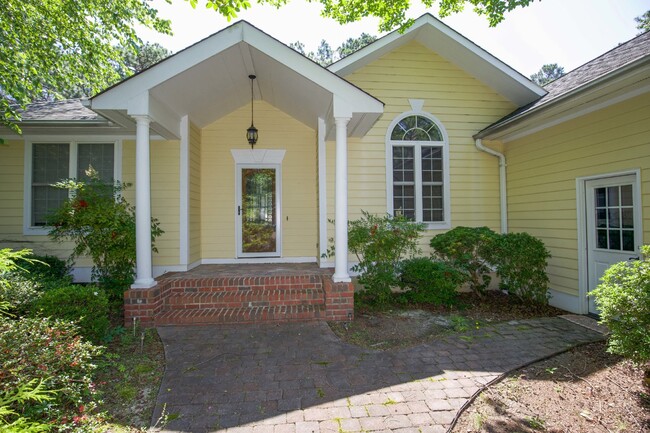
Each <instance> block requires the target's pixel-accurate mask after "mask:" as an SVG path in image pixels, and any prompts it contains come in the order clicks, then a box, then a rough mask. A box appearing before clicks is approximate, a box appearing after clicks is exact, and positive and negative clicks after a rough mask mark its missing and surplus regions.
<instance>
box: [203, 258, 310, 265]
mask: <svg viewBox="0 0 650 433" xmlns="http://www.w3.org/2000/svg"><path fill="white" fill-rule="evenodd" d="M251 263H318V259H317V258H316V257H244V258H241V259H201V264H202V265H237V264H251Z"/></svg>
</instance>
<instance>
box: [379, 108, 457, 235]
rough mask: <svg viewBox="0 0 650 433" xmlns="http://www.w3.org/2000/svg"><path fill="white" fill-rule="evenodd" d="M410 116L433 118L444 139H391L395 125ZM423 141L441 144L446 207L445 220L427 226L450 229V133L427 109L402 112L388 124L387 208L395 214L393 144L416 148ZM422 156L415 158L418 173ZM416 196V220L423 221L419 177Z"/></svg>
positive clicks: (443, 200)
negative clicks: (419, 200)
mask: <svg viewBox="0 0 650 433" xmlns="http://www.w3.org/2000/svg"><path fill="white" fill-rule="evenodd" d="M409 116H422V117H426V118H428V119H429V120H432V121H433V122H434V123H435V124H436V126H437V127H438V129H439V130H440V133H441V134H442V139H443V141H426V142H419V141H397V140H392V139H391V134H392V132H393V129H394V128H395V126H396V125H397V124H398V123H399V122H400V121H401V120H402V119H404V118H406V117H409ZM422 143H426V145H432V146H440V147H441V148H442V171H443V173H442V191H443V198H442V205H443V207H444V209H443V213H444V220H443V221H441V222H427V223H425V224H426V228H427V229H428V230H439V229H449V228H451V185H450V179H451V176H450V175H449V153H450V145H449V135H448V134H447V130H446V129H445V126H444V125H443V123H442V122H441V121H440V120H439V119H438V118H437V117H436V116H434V115H433V114H431V113H429V112H426V111H419V110H418V111H415V110H413V111H406V112H404V113H401V114H400V115H398V116H396V117H395V118H394V119H393V121H392V122H391V123H390V125H389V126H388V129H387V131H386V136H385V148H386V150H385V152H386V154H385V158H386V210H387V212H388V213H389V214H390V215H394V212H395V209H394V208H393V146H414V147H416V148H420V146H421V145H422ZM421 164H422V161H421V158H415V165H416V171H415V172H416V173H421V170H420V169H418V167H419V168H421ZM415 190H416V193H415V198H416V200H415V201H416V203H415V208H416V211H415V212H416V221H420V222H421V221H422V204H421V203H418V197H420V198H421V197H422V182H421V181H418V180H417V179H416V180H415Z"/></svg>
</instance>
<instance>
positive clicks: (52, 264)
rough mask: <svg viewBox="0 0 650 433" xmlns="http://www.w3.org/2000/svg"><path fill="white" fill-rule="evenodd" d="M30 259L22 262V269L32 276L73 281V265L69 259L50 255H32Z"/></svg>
mask: <svg viewBox="0 0 650 433" xmlns="http://www.w3.org/2000/svg"><path fill="white" fill-rule="evenodd" d="M29 259H30V261H28V262H25V263H20V268H21V269H20V271H21V272H24V273H27V274H28V275H29V276H30V277H33V278H39V279H43V278H45V279H56V280H63V281H70V282H72V277H71V275H70V271H71V270H72V266H70V263H69V262H68V261H66V260H62V259H60V258H58V257H55V256H49V255H45V256H39V255H31V256H29Z"/></svg>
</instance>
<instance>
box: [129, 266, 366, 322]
mask: <svg viewBox="0 0 650 433" xmlns="http://www.w3.org/2000/svg"><path fill="white" fill-rule="evenodd" d="M332 273H333V270H332V269H323V268H320V267H318V265H317V264H316V263H281V264H267V263H265V264H228V265H200V266H198V267H196V268H194V269H191V270H189V271H187V272H173V273H167V274H164V275H162V276H160V277H159V278H158V279H157V282H158V284H157V285H156V286H155V287H154V288H151V289H146V290H148V291H149V295H148V297H147V296H145V294H143V293H142V291H141V289H131V290H129V291H128V292H127V294H126V295H125V296H126V297H125V311H126V312H127V314H125V322H126V324H127V325H129V324H130V323H129V321H131V320H132V319H133V318H134V317H139V318H140V319H141V321H142V322H143V324H145V325H151V326H159V325H197V324H231V323H264V322H295V321H317V320H349V319H351V318H352V314H353V299H354V297H353V288H352V285H351V284H350V283H334V282H333V281H332ZM144 322H147V323H144Z"/></svg>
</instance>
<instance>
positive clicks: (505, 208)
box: [475, 138, 508, 234]
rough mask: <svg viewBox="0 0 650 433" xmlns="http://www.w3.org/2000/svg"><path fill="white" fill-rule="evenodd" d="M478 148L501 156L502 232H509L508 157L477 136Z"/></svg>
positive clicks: (498, 156) (500, 198)
mask: <svg viewBox="0 0 650 433" xmlns="http://www.w3.org/2000/svg"><path fill="white" fill-rule="evenodd" d="M475 143H476V148H477V149H478V150H480V151H481V152H485V153H488V154H490V155H492V156H496V157H497V158H499V202H500V205H501V233H503V234H505V233H508V196H507V190H506V157H505V155H504V154H502V153H499V152H497V151H496V150H494V149H490V148H488V147H485V146H484V145H483V142H482V141H481V139H480V138H477V139H476V141H475Z"/></svg>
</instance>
